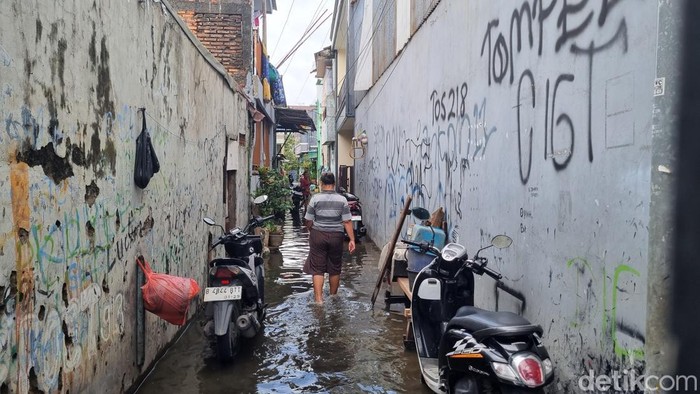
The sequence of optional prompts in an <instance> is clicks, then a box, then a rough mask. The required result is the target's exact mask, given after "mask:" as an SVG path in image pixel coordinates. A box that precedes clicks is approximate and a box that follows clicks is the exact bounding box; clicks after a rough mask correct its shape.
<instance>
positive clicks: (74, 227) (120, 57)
mask: <svg viewBox="0 0 700 394" xmlns="http://www.w3.org/2000/svg"><path fill="white" fill-rule="evenodd" d="M188 37H189V36H188V35H187V34H186V33H185V31H184V30H183V29H182V28H181V25H180V24H179V23H178V22H177V21H176V19H175V17H173V14H172V13H171V12H170V11H169V8H168V7H167V5H166V4H165V3H163V2H151V1H118V2H97V3H94V4H93V2H85V1H82V0H68V1H61V2H43V3H41V4H37V3H35V2H26V1H22V0H8V1H3V2H2V5H0V118H1V119H2V127H1V128H0V205H1V207H2V208H1V210H2V212H1V213H0V215H2V220H0V392H7V391H8V390H9V392H18V393H26V392H30V391H32V390H41V391H44V392H59V391H62V392H68V391H70V392H87V391H90V392H98V391H99V392H122V391H124V390H125V389H127V388H128V387H129V386H130V385H131V384H132V383H133V382H134V381H135V379H136V378H137V377H138V375H139V374H140V373H141V372H142V371H143V370H144V368H146V367H147V366H148V365H149V364H150V363H151V362H152V361H153V359H154V356H155V355H156V353H157V352H158V351H159V350H161V349H162V348H163V346H164V345H165V344H166V343H167V342H168V341H169V340H170V339H171V338H172V337H173V335H174V334H175V333H176V330H177V327H175V326H172V325H170V324H168V323H165V322H163V321H162V320H160V319H158V318H157V317H155V316H154V315H152V314H150V313H148V314H146V316H145V330H144V331H143V332H145V333H146V338H145V344H144V345H143V347H142V348H140V349H139V348H138V347H137V343H136V340H137V335H136V332H137V330H136V316H137V309H136V299H137V265H136V263H135V258H136V256H138V255H144V256H145V257H146V259H147V260H148V261H150V262H151V264H152V267H153V268H154V270H156V271H159V272H169V273H172V274H176V275H181V276H189V277H194V278H196V279H197V281H198V282H199V283H200V285H203V284H204V283H205V282H204V278H205V276H204V275H205V267H206V265H205V261H206V257H207V244H206V242H207V230H208V229H207V228H205V225H203V223H202V222H201V219H202V217H203V216H205V215H209V216H211V217H213V218H216V219H217V220H218V221H220V222H222V223H223V221H224V216H225V205H224V203H223V178H224V177H223V173H222V170H223V164H224V146H225V142H226V134H227V133H239V132H240V133H245V132H246V125H247V120H246V118H247V115H246V112H245V102H244V101H243V100H242V99H241V97H240V96H239V95H238V94H237V93H235V92H234V91H233V90H232V89H231V87H230V86H231V85H230V83H232V81H231V79H230V77H228V76H226V77H224V75H225V73H224V74H221V73H220V71H217V70H216V69H215V68H214V66H216V67H217V68H219V69H220V70H223V68H222V67H221V66H220V65H217V64H216V63H215V62H213V61H212V62H210V61H208V60H207V59H205V58H204V57H203V56H202V54H201V53H200V51H199V50H198V49H197V47H196V46H195V45H194V44H193V42H192V41H191V40H190V39H189V38H188ZM141 107H145V108H146V113H147V118H146V120H147V124H148V129H149V130H150V133H151V136H152V139H153V144H154V146H155V150H156V152H157V154H158V158H159V160H160V164H161V170H160V173H158V174H156V175H155V177H154V178H153V179H152V180H151V183H150V184H149V185H148V187H147V188H146V189H145V190H141V189H138V188H137V187H135V185H134V182H133V171H134V151H135V140H136V137H137V135H138V133H139V132H140V130H141V117H140V113H139V111H138V108H141ZM241 149H242V150H243V151H242V153H241V154H240V155H239V160H241V163H239V164H240V165H239V166H238V168H240V169H241V170H243V169H247V164H246V163H247V154H246V153H245V148H241ZM246 177H247V170H246V174H245V176H242V177H239V179H245V178H246ZM241 195H247V194H246V193H241ZM245 201H246V202H247V200H245ZM238 206H239V208H238V209H239V210H240V214H238V215H237V217H239V218H245V217H247V206H248V204H246V203H243V204H239V205H238ZM139 355H141V356H142V357H139Z"/></svg>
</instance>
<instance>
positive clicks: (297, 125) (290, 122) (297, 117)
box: [275, 108, 316, 134]
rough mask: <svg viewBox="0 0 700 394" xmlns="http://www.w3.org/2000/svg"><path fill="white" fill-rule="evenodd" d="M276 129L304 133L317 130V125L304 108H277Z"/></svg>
mask: <svg viewBox="0 0 700 394" xmlns="http://www.w3.org/2000/svg"><path fill="white" fill-rule="evenodd" d="M275 119H276V120H277V122H276V131H277V132H280V133H287V132H292V133H302V134H306V133H307V132H309V131H316V125H315V124H314V121H313V120H312V119H311V117H310V116H309V114H308V112H306V110H304V109H294V108H275Z"/></svg>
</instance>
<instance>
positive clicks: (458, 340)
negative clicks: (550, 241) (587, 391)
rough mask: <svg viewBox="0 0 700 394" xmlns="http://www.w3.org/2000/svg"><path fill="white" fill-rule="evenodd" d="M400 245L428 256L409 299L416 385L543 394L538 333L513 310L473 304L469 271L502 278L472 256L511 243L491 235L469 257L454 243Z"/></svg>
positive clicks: (545, 376)
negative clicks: (486, 243)
mask: <svg viewBox="0 0 700 394" xmlns="http://www.w3.org/2000/svg"><path fill="white" fill-rule="evenodd" d="M424 219H425V218H423V220H424ZM402 242H404V243H406V244H408V245H412V246H415V247H417V248H418V249H419V250H420V251H421V252H422V253H427V252H431V253H433V254H435V256H436V257H435V259H434V260H433V261H432V262H431V263H430V264H429V265H428V266H426V267H425V268H423V269H422V270H421V271H420V273H419V274H418V276H417V277H416V280H415V284H414V287H413V293H412V300H411V321H412V325H413V335H414V339H415V345H416V352H417V353H418V360H419V363H420V369H421V374H422V380H423V382H424V383H425V384H426V385H427V386H428V387H429V388H430V389H431V390H432V391H434V392H436V393H543V392H544V391H543V387H544V386H546V385H547V384H549V383H551V381H552V379H553V378H554V368H553V365H552V361H551V360H550V358H549V354H548V353H547V350H546V349H545V346H544V344H543V343H542V340H541V336H542V328H541V327H540V326H539V325H533V324H531V323H530V322H529V321H528V320H527V319H525V318H523V317H522V316H520V315H517V314H515V313H511V312H492V311H487V310H484V309H480V308H477V307H475V306H473V305H474V274H477V275H483V274H487V275H489V276H491V277H492V278H494V279H496V280H500V279H501V277H502V276H501V274H499V273H497V272H495V271H493V270H492V269H490V268H488V267H487V264H488V260H487V258H486V257H480V256H479V252H481V251H482V250H484V249H487V248H490V247H492V246H495V247H496V248H499V249H502V248H507V247H509V246H510V245H511V244H512V242H513V240H512V239H511V238H510V237H508V236H506V235H497V236H495V237H494V238H493V239H492V241H491V245H489V246H486V247H484V248H481V249H479V251H477V253H476V254H475V255H474V257H473V258H472V259H469V258H468V256H467V250H466V248H465V247H464V246H462V245H459V244H456V243H450V244H447V245H445V247H444V248H443V249H442V251H440V250H438V249H436V248H434V247H433V246H432V245H430V244H429V243H427V242H420V243H418V242H411V241H402Z"/></svg>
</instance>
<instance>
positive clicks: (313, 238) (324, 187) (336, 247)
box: [304, 172, 355, 304]
mask: <svg viewBox="0 0 700 394" xmlns="http://www.w3.org/2000/svg"><path fill="white" fill-rule="evenodd" d="M351 218H352V216H351V215H350V207H349V206H348V201H347V199H345V197H343V196H341V195H340V194H338V193H336V191H335V176H334V175H333V173H331V172H326V173H324V174H323V175H321V192H320V193H316V194H314V195H313V196H312V197H311V200H310V201H309V206H308V207H307V209H306V214H305V215H304V219H306V227H307V228H308V229H309V257H308V258H307V259H306V263H305V264H304V272H305V273H307V274H310V275H313V283H314V299H315V301H316V302H317V303H319V304H320V303H322V302H323V279H324V278H323V276H324V274H325V273H328V282H329V284H330V294H331V295H334V294H336V293H338V287H339V286H340V271H341V268H342V265H343V260H342V257H343V242H344V240H345V236H344V235H343V228H345V231H346V232H347V234H348V235H349V236H350V243H349V244H348V251H349V252H350V253H352V252H354V251H355V234H354V232H353V231H352V223H351V222H350V219H351Z"/></svg>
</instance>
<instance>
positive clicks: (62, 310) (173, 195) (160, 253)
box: [0, 106, 220, 392]
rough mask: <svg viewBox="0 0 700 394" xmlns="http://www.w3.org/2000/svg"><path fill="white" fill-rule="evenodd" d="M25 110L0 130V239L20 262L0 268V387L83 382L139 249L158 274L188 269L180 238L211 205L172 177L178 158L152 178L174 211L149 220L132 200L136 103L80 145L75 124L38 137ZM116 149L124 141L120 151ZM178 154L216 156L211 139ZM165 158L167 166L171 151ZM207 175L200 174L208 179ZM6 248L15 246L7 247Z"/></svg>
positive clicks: (101, 348)
mask: <svg viewBox="0 0 700 394" xmlns="http://www.w3.org/2000/svg"><path fill="white" fill-rule="evenodd" d="M22 113H23V114H24V115H23V116H24V121H23V122H15V121H14V119H15V115H13V114H12V113H10V114H7V118H6V125H9V126H8V128H7V129H6V130H5V131H6V134H5V135H4V137H5V138H6V139H7V140H8V141H10V142H15V141H16V142H19V143H18V144H17V145H15V146H17V148H18V150H17V154H16V155H15V160H16V163H14V164H13V165H12V166H11V171H10V178H9V179H8V182H9V184H10V185H11V208H12V209H11V212H10V213H9V214H10V215H11V216H12V220H11V221H10V223H12V228H11V229H10V228H7V227H5V228H4V229H5V230H10V232H8V233H7V236H4V237H3V238H2V242H3V244H2V245H0V249H1V250H4V251H5V253H4V256H6V257H7V256H8V255H14V256H15V260H16V261H15V264H14V267H12V266H7V267H5V270H2V271H0V385H3V387H5V386H8V385H9V386H10V387H14V388H16V389H17V390H18V391H20V392H28V391H31V390H33V389H37V390H43V391H45V392H50V391H55V390H57V389H60V387H61V385H62V384H63V379H64V375H66V376H68V375H67V374H72V376H74V378H72V379H76V378H75V376H84V377H85V378H86V379H87V378H88V377H89V376H91V374H92V373H93V372H92V371H91V369H92V364H93V363H94V360H95V359H96V358H97V357H99V355H100V354H101V353H102V352H106V351H107V350H108V349H109V348H110V347H111V346H114V345H115V344H118V343H120V342H121V341H122V339H123V337H124V335H125V333H126V324H127V322H126V321H125V311H126V310H128V308H130V306H129V305H130V304H131V303H130V302H126V300H125V293H124V292H123V291H121V290H116V291H115V289H123V288H124V286H126V285H128V284H129V283H131V280H130V279H128V277H130V275H133V273H134V272H135V271H136V265H135V264H133V258H132V257H133V256H134V254H135V253H136V251H137V250H138V251H139V253H143V254H146V255H149V256H152V259H153V262H152V265H153V266H154V268H155V269H158V270H160V271H164V272H170V273H173V274H185V273H187V272H189V271H187V270H189V269H190V267H191V263H190V262H192V261H199V260H201V259H202V258H203V257H204V256H205V254H204V253H202V251H201V250H200V249H201V247H200V245H198V243H197V242H192V240H191V239H189V236H188V234H191V233H193V232H194V230H193V228H192V226H196V225H197V224H198V222H199V221H198V220H195V221H193V222H192V223H193V224H190V225H188V224H187V223H190V222H191V219H192V218H193V217H197V218H199V217H202V216H205V214H204V213H205V210H206V209H207V206H206V202H205V201H206V200H204V199H203V198H202V196H200V195H199V191H198V190H199V189H198V186H197V184H190V183H182V184H179V183H177V182H171V181H172V180H173V179H175V178H176V177H179V174H178V168H177V164H176V165H173V166H171V167H172V168H163V170H162V171H161V173H159V177H158V178H156V179H154V181H153V182H152V183H151V184H150V185H149V190H150V191H151V192H152V193H155V194H157V195H160V196H163V197H162V199H161V200H160V201H159V204H162V205H167V206H172V207H174V209H171V210H169V213H167V215H165V216H162V217H161V216H156V213H154V211H153V207H152V206H150V205H148V204H147V203H146V202H144V201H143V200H142V199H134V198H133V196H132V188H133V186H131V185H132V182H133V181H132V177H133V172H132V171H133V169H132V163H133V157H134V146H135V145H134V141H135V134H136V131H135V130H136V128H135V127H134V125H135V124H138V119H137V110H136V109H133V108H131V107H127V106H125V107H123V108H122V109H121V110H120V111H119V112H118V113H116V114H115V115H114V116H113V115H112V114H109V115H107V116H105V117H106V118H108V119H109V121H108V123H107V122H106V123H103V126H102V127H103V128H102V129H100V130H99V131H98V132H99V133H100V134H102V135H103V136H105V138H104V140H106V141H107V143H103V142H104V140H103V142H99V138H98V139H95V138H92V139H89V140H88V143H87V145H83V144H82V143H81V142H75V143H72V142H71V139H70V137H68V136H71V135H80V134H81V133H82V131H83V129H84V127H83V126H80V125H79V126H74V127H75V128H73V129H70V130H64V129H60V130H62V131H61V132H60V133H61V135H63V136H65V137H64V138H61V139H60V141H57V140H56V139H55V136H56V135H57V134H58V133H53V136H52V137H51V138H46V135H47V134H48V133H49V131H48V130H49V129H48V127H47V123H48V122H47V121H46V120H47V118H46V117H45V116H42V115H34V114H32V113H30V112H29V111H28V109H27V108H26V107H25V108H23V109H22ZM112 119H113V120H112ZM107 128H108V130H107ZM8 130H9V132H7V131H8ZM56 131H58V130H56ZM151 133H152V134H153V135H154V136H157V137H158V138H154V139H153V140H154V144H155V146H156V149H162V150H161V151H165V147H167V146H170V147H172V141H176V144H181V145H187V144H185V143H183V141H179V139H178V138H172V136H171V135H170V134H169V133H166V132H165V131H163V130H161V129H160V126H158V125H154V126H152V127H151ZM163 134H165V135H166V136H165V137H164V136H163ZM178 141H179V142H178ZM54 142H56V145H54ZM116 146H120V147H121V148H122V149H120V151H119V158H117V156H116V148H115V147H116ZM182 149H190V150H192V151H194V150H197V151H199V152H206V153H204V154H205V155H206V157H214V156H216V155H217V154H219V153H220V152H217V150H219V149H220V148H219V147H218V146H217V145H216V144H215V143H214V141H213V140H211V139H207V140H206V141H203V142H199V143H195V144H189V145H187V146H186V147H184V148H182ZM60 150H62V151H63V153H62V154H59V153H57V152H58V151H60ZM85 152H87V153H85ZM112 154H114V156H112ZM191 155H192V154H191V153H190V156H191ZM117 159H119V160H117ZM161 160H162V163H167V162H168V161H167V160H168V159H167V155H165V154H164V155H161ZM209 172H211V173H208V174H206V175H205V176H206V177H208V179H213V177H214V173H213V172H212V171H209ZM30 173H34V174H41V176H32V177H30ZM83 174H89V175H87V176H85V177H83ZM78 175H79V177H78ZM161 176H162V177H161ZM83 179H84V180H85V181H83ZM120 185H128V186H129V187H127V188H124V187H122V186H120ZM76 197H77V198H76ZM137 201H138V202H137ZM157 220H158V224H157V222H156V221H157ZM159 227H160V230H158V228H159ZM13 243H14V245H12V244H13ZM11 246H13V248H12V249H13V250H12V251H13V252H14V253H8V252H10V250H9V247H11ZM183 261H185V262H188V263H187V264H182V262H183ZM18 333H21V334H20V335H18Z"/></svg>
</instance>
